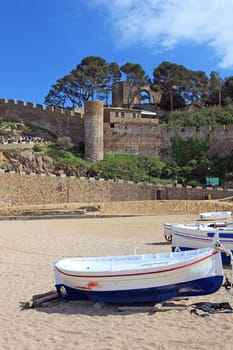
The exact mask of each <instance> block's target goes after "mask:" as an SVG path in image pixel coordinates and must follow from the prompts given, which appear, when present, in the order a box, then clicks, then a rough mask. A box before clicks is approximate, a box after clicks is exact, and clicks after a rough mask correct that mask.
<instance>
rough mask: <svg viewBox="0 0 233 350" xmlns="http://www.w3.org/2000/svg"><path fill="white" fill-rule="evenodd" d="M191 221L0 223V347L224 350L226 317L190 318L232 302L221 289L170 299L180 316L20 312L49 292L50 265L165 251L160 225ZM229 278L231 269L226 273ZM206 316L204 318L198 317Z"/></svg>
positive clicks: (228, 338)
mask: <svg viewBox="0 0 233 350" xmlns="http://www.w3.org/2000/svg"><path fill="white" fill-rule="evenodd" d="M193 220H197V216H195V215H185V216H182V215H177V216H175V215H166V216H165V215H162V216H141V217H140V216H138V217H136V216H135V217H117V218H82V219H61V220H57V219H56V220H55V219H51V220H16V221H13V220H12V221H0V248H1V257H0V263H1V264H0V269H1V272H0V273H1V288H0V296H1V308H0V322H1V327H0V349H4V350H5V349H7V350H21V349H22V350H27V349H28V350H29V349H30V350H33V349H48V350H53V349H56V350H59V349H62V350H63V349H68V350H70V349H75V350H77V349H78V350H84V349H85V350H86V349H88V350H94V349H95V350H97V349H98V350H110V349H118V350H123V349H124V350H125V349H140V350H141V349H143V350H144V349H146V350H152V349H153V350H154V349H158V350H168V349H169V350H170V349H171V350H182V349H185V350H186V349H187V350H194V349H195V350H200V349H203V350H207V349H208V350H209V349H211V350H219V349H223V350H231V349H232V348H233V314H232V313H213V314H207V313H202V314H199V315H197V314H195V313H193V312H191V309H192V304H194V303H197V302H211V303H222V302H230V303H233V297H231V296H230V295H229V293H228V292H227V291H226V289H225V288H223V287H222V288H221V289H220V290H219V291H218V292H217V293H215V294H212V295H209V296H205V297H195V298H188V299H185V300H181V301H176V302H175V303H177V305H180V304H183V305H184V304H185V305H186V306H187V307H186V308H185V309H184V310H182V311H177V310H170V311H166V312H155V313H152V312H146V311H143V312H142V311H140V312H139V311H131V310H128V311H124V312H119V310H118V307H117V305H104V306H102V307H100V305H98V304H94V303H92V302H86V301H85V302H83V301H82V302H81V301H80V302H78V301H59V302H57V303H56V304H51V305H47V306H44V307H40V308H34V309H27V310H24V309H22V308H21V305H22V304H21V303H23V302H25V301H29V300H31V298H32V296H33V295H35V294H39V293H45V292H48V291H49V290H52V289H53V288H54V275H53V262H54V261H55V260H60V259H62V258H65V257H75V256H97V255H123V254H132V253H133V252H134V251H135V250H136V252H137V253H152V252H163V251H170V245H169V244H168V243H167V242H166V241H165V239H164V237H163V227H162V225H163V222H164V221H169V222H181V223H183V222H192V221H193ZM225 272H226V273H227V275H229V276H230V274H231V271H230V269H228V268H225ZM204 316H205V317H204Z"/></svg>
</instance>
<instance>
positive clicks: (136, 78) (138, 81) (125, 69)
mask: <svg viewBox="0 0 233 350" xmlns="http://www.w3.org/2000/svg"><path fill="white" fill-rule="evenodd" d="M120 70H121V72H122V73H124V76H125V81H126V82H127V88H128V101H127V105H128V108H130V107H131V106H132V104H133V102H134V99H135V97H137V96H138V95H139V92H140V89H141V87H142V86H144V85H145V84H148V82H149V78H148V76H147V75H146V74H145V71H144V70H143V69H142V67H141V65H140V64H137V63H129V62H127V63H125V64H124V65H123V66H121V67H120Z"/></svg>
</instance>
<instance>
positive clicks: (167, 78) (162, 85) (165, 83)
mask: <svg viewBox="0 0 233 350" xmlns="http://www.w3.org/2000/svg"><path fill="white" fill-rule="evenodd" d="M186 74H187V69H186V68H185V67H184V66H181V65H178V64H175V63H170V62H162V63H161V64H160V65H159V66H158V67H157V68H155V69H154V71H153V77H154V79H153V82H152V88H153V89H155V90H160V91H162V92H163V93H164V94H165V95H166V94H168V95H169V98H170V110H171V111H172V110H173V109H174V95H175V94H180V92H181V91H183V90H184V87H185V76H186Z"/></svg>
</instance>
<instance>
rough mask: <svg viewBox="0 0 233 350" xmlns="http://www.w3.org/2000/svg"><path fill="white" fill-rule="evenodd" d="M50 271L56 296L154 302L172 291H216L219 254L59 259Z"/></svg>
mask: <svg viewBox="0 0 233 350" xmlns="http://www.w3.org/2000/svg"><path fill="white" fill-rule="evenodd" d="M76 267H77V268H76ZM54 272H55V287H56V289H57V292H58V294H59V295H60V296H61V297H62V298H64V299H71V300H92V301H95V302H107V303H132V302H160V301H164V300H169V299H171V298H173V297H175V296H181V297H183V296H199V295H206V294H211V293H214V292H216V291H217V290H218V289H219V288H220V287H221V285H222V282H223V269H222V261H221V255H220V252H218V251H216V250H214V249H212V248H207V249H199V250H196V251H195V250H193V251H190V252H178V253H163V254H148V255H142V256H125V257H109V258H86V259H81V258H80V259H65V260H63V261H60V262H58V263H55V265H54Z"/></svg>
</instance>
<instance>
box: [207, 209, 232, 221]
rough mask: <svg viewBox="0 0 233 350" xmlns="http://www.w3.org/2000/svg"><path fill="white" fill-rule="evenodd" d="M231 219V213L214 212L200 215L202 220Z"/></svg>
mask: <svg viewBox="0 0 233 350" xmlns="http://www.w3.org/2000/svg"><path fill="white" fill-rule="evenodd" d="M230 217H231V211H213V212H207V213H200V218H201V220H212V221H213V220H225V219H228V218H230Z"/></svg>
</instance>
